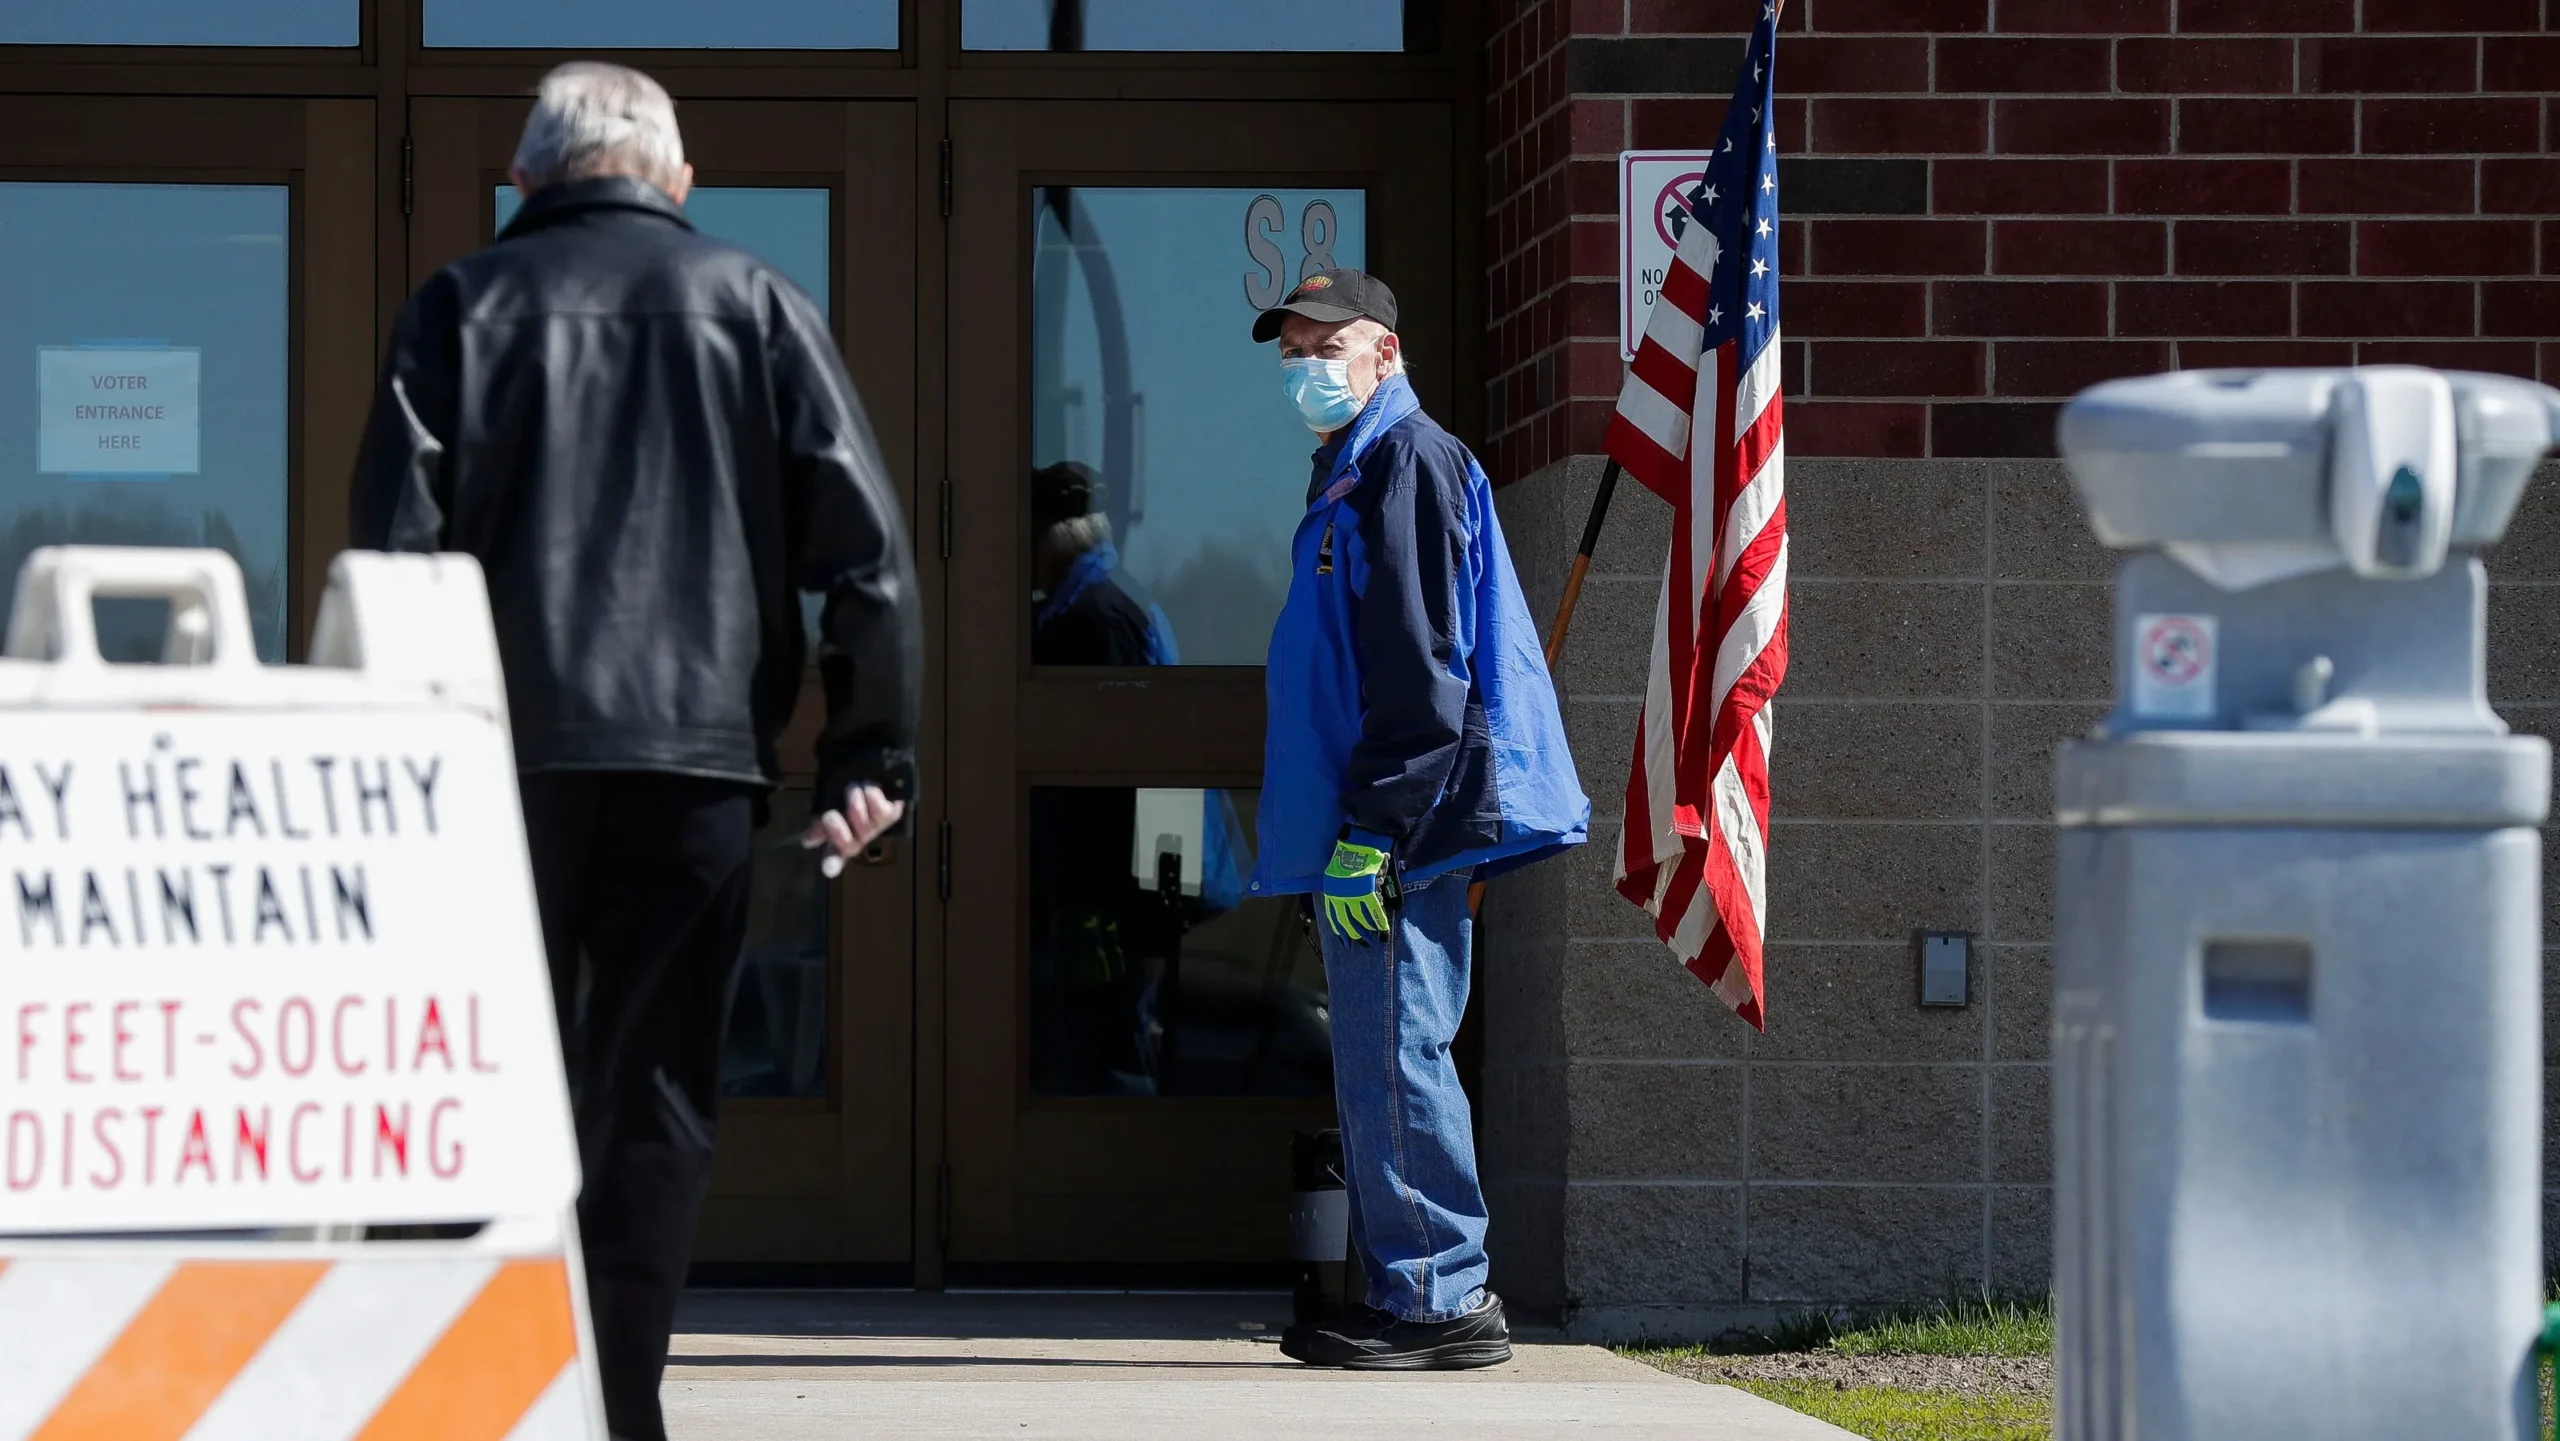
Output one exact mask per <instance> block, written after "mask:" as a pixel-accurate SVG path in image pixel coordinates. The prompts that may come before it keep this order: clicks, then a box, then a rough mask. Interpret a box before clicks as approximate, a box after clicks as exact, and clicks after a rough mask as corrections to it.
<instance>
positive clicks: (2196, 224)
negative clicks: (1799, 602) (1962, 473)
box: [1486, 0, 2560, 480]
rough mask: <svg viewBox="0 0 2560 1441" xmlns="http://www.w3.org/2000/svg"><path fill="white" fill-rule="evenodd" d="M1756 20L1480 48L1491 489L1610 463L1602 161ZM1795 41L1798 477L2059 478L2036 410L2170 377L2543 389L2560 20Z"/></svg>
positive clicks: (1554, 6)
mask: <svg viewBox="0 0 2560 1441" xmlns="http://www.w3.org/2000/svg"><path fill="white" fill-rule="evenodd" d="M1498 8H1499V7H1498ZM1758 8H1759V6H1758V0H1531V3H1521V4H1516V5H1513V6H1510V7H1508V8H1507V11H1505V12H1504V13H1498V14H1497V15H1496V16H1495V17H1493V19H1492V21H1491V22H1489V24H1490V26H1491V27H1493V28H1492V29H1491V39H1490V44H1489V48H1488V51H1487V57H1486V64H1487V74H1486V96H1487V99H1486V105H1487V115H1486V135H1487V145H1488V154H1487V184H1486V194H1487V197H1488V199H1487V208H1488V215H1487V222H1486V223H1487V227H1488V229H1487V245H1486V253H1487V255H1488V256H1489V257H1491V261H1492V268H1491V272H1490V274H1489V275H1488V277H1487V281H1488V286H1489V297H1488V299H1489V303H1488V314H1489V315H1490V316H1492V317H1493V320H1492V325H1491V343H1490V353H1489V357H1488V375H1489V376H1490V380H1489V386H1490V391H1491V393H1490V395H1489V397H1488V402H1489V403H1488V411H1487V431H1488V438H1489V440H1490V450H1491V452H1492V455H1491V459H1492V463H1493V469H1494V474H1495V476H1496V478H1497V479H1499V480H1510V479H1515V478H1517V477H1519V476H1523V475H1526V474H1528V473H1530V472H1531V471H1534V470H1536V469H1537V468H1538V467H1540V466H1542V465H1545V464H1548V463H1550V462H1552V461H1555V460H1557V459H1560V458H1562V457H1564V456H1567V455H1571V454H1576V453H1590V452H1593V451H1596V450H1597V449H1598V446H1599V437H1600V435H1601V432H1602V430H1603V429H1604V428H1605V427H1606V424H1607V416H1608V410H1609V405H1610V402H1612V401H1613V400H1614V399H1615V398H1616V395H1617V390H1618V379H1619V374H1620V366H1619V361H1618V358H1617V353H1616V350H1615V348H1614V347H1615V344H1616V334H1617V331H1616V284H1617V281H1616V245H1617V221H1616V160H1617V153H1618V152H1619V151H1620V150H1622V149H1634V148H1653V147H1679V146H1690V145H1705V144H1707V143H1709V142H1710V141H1711V140H1712V139H1713V137H1714V135H1715V133H1716V129H1717V127H1718V125H1719V124H1720V123H1721V121H1722V116H1723V109H1724V101H1723V97H1724V96H1726V95H1728V94H1730V92H1731V89H1732V81H1733V76H1734V71H1735V66H1736V64H1737V61H1738V58H1739V56H1740V54H1741V45H1742V42H1741V39H1740V36H1741V34H1742V32H1743V30H1744V28H1745V27H1746V26H1747V25H1748V24H1749V23H1750V21H1751V19H1752V18H1753V16H1754V15H1755V14H1756V13H1757V10H1758ZM1784 25H1785V38H1783V39H1782V40H1781V42H1780V44H1779V47H1778V84H1779V89H1780V93H1781V95H1782V96H1783V97H1784V98H1783V99H1782V100H1781V102H1780V106H1779V112H1778V133H1779V144H1780V146H1781V147H1782V154H1783V156H1784V158H1783V159H1782V160H1781V163H1780V184H1781V205H1782V208H1783V210H1784V212H1785V214H1786V216H1787V221H1788V223H1787V226H1786V232H1787V233H1786V236H1785V238H1784V245H1785V262H1784V265H1785V273H1786V274H1787V275H1788V276H1790V277H1791V279H1790V283H1789V284H1788V285H1787V287H1786V289H1785V292H1784V300H1783V314H1784V318H1785V323H1786V334H1787V337H1788V354H1787V369H1788V376H1787V387H1788V417H1787V420H1788V426H1787V429H1788V437H1787V439H1788V448H1789V451H1790V453H1791V454H1793V455H1797V456H1905V457H1920V456H1935V457H2015V456H2043V455H2050V454H2051V453H2052V417H2053V411H2054V408H2055V405H2056V403H2057V402H2059V401H2060V400H2061V399H2063V398H2065V397H2067V396H2069V395H2071V394H2072V393H2074V392H2075V391H2077V390H2078V389H2080V388H2081V387H2083V386H2086V385H2089V384H2091V383H2093V382H2096V381H2099V380H2103V379H2107V378H2109V377H2112V376H2118V375H2128V374H2138V373H2142V372H2146V371H2154V370H2162V369H2168V368H2172V367H2180V368H2185V367H2195V366H2209V365H2258V364H2333V363H2348V362H2356V361H2368V362H2369V361H2389V360H2406V361H2413V362H2417V363H2423V364H2430V365H2447V366H2463V367H2468V368H2474V369H2486V370H2500V371H2507V372H2510V373H2513V374H2519V375H2536V374H2537V373H2540V374H2541V375H2542V378H2544V379H2554V378H2560V344H2553V343H2548V342H2546V341H2545V340H2544V337H2546V336H2553V335H2560V228H2555V223H2554V222H2551V221H2546V220H2544V219H2542V218H2541V217H2542V216H2544V215H2546V214H2560V160H2555V159H2553V158H2551V157H2550V155H2549V154H2548V153H2547V152H2548V150H2549V146H2550V138H2551V134H2552V131H2553V129H2554V127H2555V126H2560V115H2555V102H2554V101H2553V100H2551V99H2549V98H2547V92H2550V91H2552V90H2555V89H2560V33H2554V34H2551V35H2545V34H2544V33H2543V31H2544V29H2545V27H2546V25H2548V26H2550V27H2552V28H2553V29H2554V30H2555V31H2556V32H2560V3H2549V0H1790V3H1789V5H1788V7H1787V11H1786V15H1785V20H1784ZM2546 276H2548V277H2553V278H2548V279H2546V278H2543V277H2546Z"/></svg>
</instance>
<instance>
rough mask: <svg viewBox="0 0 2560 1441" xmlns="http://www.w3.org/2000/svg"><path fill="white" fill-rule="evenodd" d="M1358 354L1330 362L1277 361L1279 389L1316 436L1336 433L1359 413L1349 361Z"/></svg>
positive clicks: (1313, 359)
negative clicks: (1352, 387) (1278, 364)
mask: <svg viewBox="0 0 2560 1441" xmlns="http://www.w3.org/2000/svg"><path fill="white" fill-rule="evenodd" d="M1367 348H1368V347H1366V346H1363V347H1361V349H1362V350H1366V349H1367ZM1359 353H1360V351H1358V350H1355V351H1353V352H1352V353H1351V355H1346V356H1342V357H1340V358H1339V359H1333V360H1320V359H1318V358H1316V357H1314V356H1307V355H1302V356H1292V357H1290V358H1289V359H1287V360H1283V361H1281V362H1280V388H1281V390H1282V391H1284V392H1285V393H1286V394H1287V395H1288V397H1289V403H1290V404H1291V405H1294V406H1296V407H1297V408H1298V414H1299V415H1300V416H1301V417H1303V418H1304V419H1305V420H1306V422H1307V426H1308V428H1309V429H1311V430H1313V431H1315V432H1316V433H1317V434H1318V435H1322V434H1325V433H1326V432H1328V431H1335V430H1340V429H1341V428H1342V427H1344V426H1346V425H1349V424H1350V423H1351V418H1352V417H1353V416H1355V415H1358V414H1359V413H1360V405H1361V400H1360V397H1359V395H1358V394H1356V393H1354V392H1353V390H1352V389H1351V360H1352V356H1356V355H1358V354H1359Z"/></svg>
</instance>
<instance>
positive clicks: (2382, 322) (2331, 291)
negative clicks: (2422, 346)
mask: <svg viewBox="0 0 2560 1441" xmlns="http://www.w3.org/2000/svg"><path fill="white" fill-rule="evenodd" d="M2523 283H2528V284H2529V283H2531V282H2523ZM2473 290H2474V287H2473V286H2472V285H2471V284H2470V282H2468V281H2457V282H2452V283H2449V284H2448V283H2440V284H2433V285H2427V284H2411V283H2410V282H2408V281H2405V280H2311V281H2305V282H2303V285H2302V297H2301V300H2302V325H2301V329H2300V331H2299V332H2298V333H2300V334H2302V335H2343V336H2350V337H2355V338H2358V339H2361V338H2364V337H2367V336H2380V335H2389V336H2426V335H2470V334H2473V333H2474V331H2473V328H2472V316H2473V312H2474V308H2475V300H2474V296H2473V293H2472V292H2473Z"/></svg>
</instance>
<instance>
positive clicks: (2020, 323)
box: [1932, 280, 2107, 336]
mask: <svg viewBox="0 0 2560 1441" xmlns="http://www.w3.org/2000/svg"><path fill="white" fill-rule="evenodd" d="M1932 308H1933V310H1934V312H1935V321H1934V325H1935V328H1936V330H1937V333H1938V334H1940V335H2004V336H2005V335H2066V336H2100V335H2104V334H2106V333H2107V287H2106V286H2104V285H2092V284H2082V283H2075V282H2070V281H2055V280H2048V281H2024V280H1944V281H1940V282H1939V283H1938V285H1937V287H1936V304H1935V305H1934V306H1933V307H1932Z"/></svg>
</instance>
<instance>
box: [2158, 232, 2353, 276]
mask: <svg viewBox="0 0 2560 1441" xmlns="http://www.w3.org/2000/svg"><path fill="white" fill-rule="evenodd" d="M2353 244H2354V241H2353V227H2351V226H2349V225H2348V224H2347V223H2346V222H2345V221H2342V220H2181V221H2179V222H2178V273H2179V274H2180V275H2345V274H2347V273H2348V271H2349V269H2350V267H2349V264H2348V256H2349V251H2350V250H2351V248H2352V247H2353Z"/></svg>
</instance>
